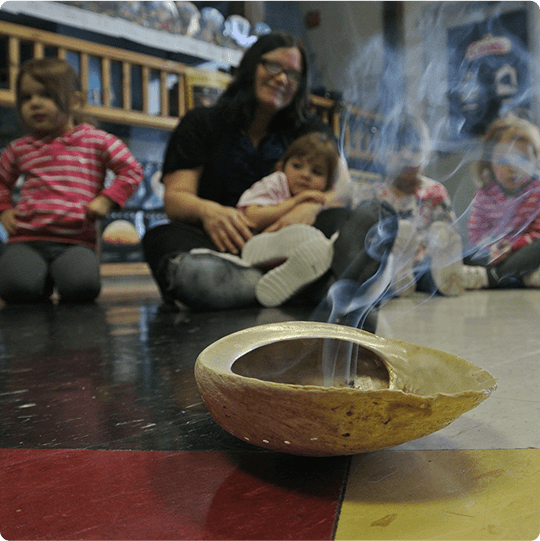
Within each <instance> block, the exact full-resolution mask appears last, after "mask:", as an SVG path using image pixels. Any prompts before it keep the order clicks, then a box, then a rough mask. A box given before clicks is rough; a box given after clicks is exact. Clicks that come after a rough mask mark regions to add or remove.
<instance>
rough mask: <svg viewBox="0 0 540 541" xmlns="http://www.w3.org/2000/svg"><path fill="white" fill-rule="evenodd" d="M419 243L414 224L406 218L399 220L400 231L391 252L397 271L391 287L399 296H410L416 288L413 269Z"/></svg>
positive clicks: (395, 270)
mask: <svg viewBox="0 0 540 541" xmlns="http://www.w3.org/2000/svg"><path fill="white" fill-rule="evenodd" d="M419 244H420V240H419V238H418V234H417V232H416V228H415V227H414V225H413V224H411V223H410V222H407V221H406V220H399V223H398V232H397V235H396V238H395V240H394V244H393V245H392V250H391V252H390V254H391V255H392V256H393V262H394V272H395V275H394V279H393V280H392V284H391V289H392V291H393V292H394V294H396V295H397V296H398V297H409V296H410V295H411V294H412V293H413V292H414V290H415V288H416V280H415V278H414V272H413V269H414V262H415V258H416V253H417V251H418V246H419Z"/></svg>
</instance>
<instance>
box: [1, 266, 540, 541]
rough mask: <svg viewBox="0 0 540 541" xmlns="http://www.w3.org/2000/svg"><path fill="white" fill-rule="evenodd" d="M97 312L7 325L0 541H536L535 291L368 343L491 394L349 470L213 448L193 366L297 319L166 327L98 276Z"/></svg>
mask: <svg viewBox="0 0 540 541" xmlns="http://www.w3.org/2000/svg"><path fill="white" fill-rule="evenodd" d="M105 283H106V286H105V288H104V291H103V293H102V295H101V297H100V298H99V302H98V303H96V304H95V305H92V306H86V307H70V306H64V305H53V304H51V305H45V306H34V307H26V308H21V307H19V308H15V307H3V308H1V309H0V411H1V412H2V413H1V414H2V422H1V425H0V468H1V469H0V472H1V480H2V490H3V497H2V498H1V500H0V534H1V536H2V537H3V538H5V539H332V538H335V539H439V538H440V539H535V538H536V537H537V536H538V534H539V533H540V504H538V502H539V501H540V454H539V453H540V451H539V450H538V448H539V444H540V430H539V413H540V398H539V396H538V392H537V389H538V384H539V383H540V334H539V332H538V331H539V316H540V291H532V290H507V291H477V292H468V293H466V294H465V295H463V296H461V297H458V298H441V297H437V298H428V297H426V296H424V295H421V294H415V295H414V296H412V297H410V298H407V299H394V300H392V301H390V302H389V303H388V304H386V305H385V306H384V308H383V309H382V311H381V313H380V318H379V326H378V334H381V335H383V336H387V337H390V338H396V339H401V340H407V341H411V342H416V343H418V344H421V345H426V346H430V347H435V348H437V349H442V350H445V351H448V352H450V353H453V354H456V355H458V356H460V357H463V358H466V359H467V360H469V361H471V362H473V363H475V364H477V365H479V366H481V367H483V368H485V369H487V370H488V371H489V372H491V373H492V374H493V375H494V376H495V377H496V378H497V380H498V382H499V388H498V389H497V390H496V391H495V392H494V393H493V395H492V396H491V397H490V398H489V399H488V400H486V401H485V402H483V403H482V404H481V405H480V406H479V407H478V408H475V409H474V410H471V411H470V412H468V413H467V414H465V415H463V416H462V417H460V418H459V419H457V420H456V421H455V422H454V423H452V424H450V425H449V426H448V427H446V428H445V429H443V430H441V431H439V432H436V433H434V434H432V435H430V436H427V437H425V438H422V439H419V440H416V441H412V442H409V443H406V444H403V445H401V446H398V447H395V448H393V449H388V450H385V451H380V452H377V453H370V454H366V455H357V456H354V457H335V458H305V457H295V456H290V455H282V454H278V453H271V452H266V451H264V450H262V449H260V448H258V447H253V446H250V445H249V444H247V443H244V442H242V441H240V440H237V439H235V438H234V437H232V436H230V435H229V434H227V433H226V432H224V431H223V430H221V429H220V428H219V427H218V426H217V425H216V424H215V423H214V422H213V420H212V419H211V417H210V415H209V414H208V412H207V410H206V408H205V406H204V404H203V402H202V400H201V398H200V395H199V393H198V391H197V388H196V384H195V380H194V376H193V365H194V362H195V359H196V357H197V355H198V354H199V352H200V351H201V350H202V349H203V348H204V347H205V346H207V345H209V344H210V343H212V342H214V341H215V340H217V339H218V338H220V337H222V336H225V335H227V334H229V333H231V332H234V331H236V330H239V329H243V328H246V327H250V326H253V325H257V324H261V323H270V322H277V321H285V320H299V319H307V318H308V317H309V313H308V312H307V311H306V310H305V309H301V308H292V307H290V308H286V309H285V308H283V309H261V310H259V309H249V310H237V311H234V312H221V313H220V312H213V313H206V314H201V313H200V314H195V313H190V312H175V311H170V310H166V309H163V308H162V307H161V306H160V302H159V297H158V294H157V291H156V288H155V286H154V284H153V283H152V281H151V279H150V278H149V277H148V276H147V275H146V274H144V273H142V274H141V275H133V276H131V277H129V279H125V278H119V277H114V276H109V277H107V278H106V279H105Z"/></svg>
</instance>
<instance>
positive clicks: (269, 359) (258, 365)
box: [231, 338, 390, 390]
mask: <svg viewBox="0 0 540 541" xmlns="http://www.w3.org/2000/svg"><path fill="white" fill-rule="evenodd" d="M231 371H232V372H233V373H235V374H238V375H240V376H245V377H250V378H255V379H259V380H264V381H271V382H274V383H285V384H291V385H317V386H324V387H353V388H356V389H361V390H379V389H388V388H389V385H390V375H389V372H388V369H387V367H386V365H385V363H384V361H383V360H382V359H381V357H379V356H378V355H377V354H376V353H374V352H373V351H371V350H369V349H367V348H365V347H363V346H362V345H360V344H358V343H356V342H352V341H348V340H341V339H336V338H297V339H286V340H280V341H276V342H272V343H269V344H264V345H262V346H260V347H257V348H255V349H253V350H251V351H249V352H248V353H246V354H244V355H242V356H241V357H239V358H238V359H237V360H236V361H235V362H234V363H233V365H232V367H231Z"/></svg>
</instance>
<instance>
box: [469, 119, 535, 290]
mask: <svg viewBox="0 0 540 541" xmlns="http://www.w3.org/2000/svg"><path fill="white" fill-rule="evenodd" d="M539 162H540V131H539V130H538V128H537V127H536V126H535V125H533V124H531V123H530V122H529V121H527V120H525V119H522V118H518V117H516V116H513V115H508V116H506V117H503V118H500V119H498V120H496V121H495V122H493V123H492V124H491V125H490V126H489V127H488V129H487V131H486V134H485V136H484V138H483V149H482V158H481V159H480V160H479V161H478V162H477V163H476V165H475V180H476V181H477V184H478V185H479V186H480V188H479V190H478V191H477V192H476V194H475V197H474V199H473V202H472V205H471V212H470V215H469V223H468V232H469V240H470V243H471V245H472V246H473V247H474V248H475V251H476V252H477V253H476V254H475V255H474V256H473V257H471V258H470V261H472V262H475V261H482V262H483V263H484V264H485V267H482V287H489V288H496V287H512V286H518V287H522V286H526V287H540V179H539V165H540V163H539ZM475 264H477V263H475Z"/></svg>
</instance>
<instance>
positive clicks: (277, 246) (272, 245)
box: [242, 224, 328, 269]
mask: <svg viewBox="0 0 540 541" xmlns="http://www.w3.org/2000/svg"><path fill="white" fill-rule="evenodd" d="M311 240H319V241H321V242H322V241H328V239H327V238H326V237H325V236H324V233H323V232H322V231H319V230H318V229H316V228H315V227H313V226H311V225H307V224H293V225H289V226H287V227H284V228H283V229H280V230H279V231H276V232H274V233H261V234H259V235H255V236H253V237H252V238H251V239H249V240H248V241H247V242H246V244H245V245H244V248H243V249H242V259H243V260H244V261H246V262H247V263H249V264H250V265H252V266H253V267H259V268H263V269H269V268H273V267H276V266H277V265H280V264H281V263H283V262H284V261H286V260H287V259H288V258H289V257H290V256H291V255H292V253H293V252H294V251H295V250H296V249H297V248H298V247H299V246H300V245H302V244H304V243H306V242H309V241H311Z"/></svg>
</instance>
